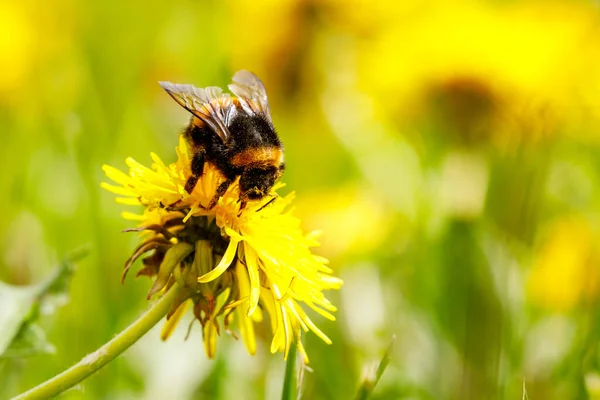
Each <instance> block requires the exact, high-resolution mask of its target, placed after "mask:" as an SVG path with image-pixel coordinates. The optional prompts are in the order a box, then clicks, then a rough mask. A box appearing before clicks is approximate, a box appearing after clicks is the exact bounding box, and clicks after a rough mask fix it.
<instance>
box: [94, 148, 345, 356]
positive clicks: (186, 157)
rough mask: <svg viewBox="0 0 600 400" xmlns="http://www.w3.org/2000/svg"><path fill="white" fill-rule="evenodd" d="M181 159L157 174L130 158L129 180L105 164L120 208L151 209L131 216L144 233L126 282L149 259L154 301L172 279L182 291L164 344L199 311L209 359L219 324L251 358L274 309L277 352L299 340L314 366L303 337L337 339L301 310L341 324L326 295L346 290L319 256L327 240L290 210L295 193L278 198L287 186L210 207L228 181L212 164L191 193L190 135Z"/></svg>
mask: <svg viewBox="0 0 600 400" xmlns="http://www.w3.org/2000/svg"><path fill="white" fill-rule="evenodd" d="M177 155H178V159H177V161H176V162H175V163H173V164H171V165H166V164H165V163H163V162H162V160H161V159H160V158H159V157H158V156H157V155H156V154H152V160H153V164H152V166H151V168H148V167H146V166H143V165H141V164H139V163H138V162H136V161H135V160H133V159H131V158H128V159H127V160H126V163H127V165H128V167H129V173H128V174H126V173H123V172H121V171H119V170H117V169H115V168H113V167H110V166H107V165H105V166H104V167H103V169H104V172H105V173H106V176H107V177H108V178H110V179H111V180H112V181H114V182H115V183H116V185H111V184H107V183H103V184H102V187H103V188H105V189H107V190H109V191H111V192H113V193H115V194H117V195H118V197H117V198H116V201H117V202H119V203H122V204H126V205H142V206H144V207H145V208H144V211H143V213H142V214H133V213H124V214H123V216H124V217H125V218H127V219H131V220H136V221H139V226H138V227H137V228H135V229H131V230H135V231H140V232H141V233H142V235H143V236H142V241H141V243H140V245H139V246H138V247H137V248H136V249H135V250H134V252H133V254H132V256H131V257H130V258H129V260H128V261H127V263H126V264H125V269H124V276H125V274H126V273H127V271H128V270H129V269H130V267H131V265H132V264H133V262H134V261H135V260H137V259H138V258H139V257H141V256H142V255H145V254H148V253H150V255H148V256H146V257H145V258H144V259H143V264H144V267H143V269H142V270H140V272H138V275H148V276H155V277H156V278H155V281H154V284H153V286H152V288H151V289H150V292H149V294H148V297H149V298H150V297H151V296H153V295H154V294H156V293H159V292H160V291H162V290H163V289H165V288H167V287H169V286H171V285H172V284H173V283H174V282H178V283H180V284H181V285H182V286H183V290H182V292H181V294H180V296H179V298H178V300H177V301H176V302H175V303H174V304H173V307H172V309H171V312H170V313H169V315H168V319H167V323H166V324H165V326H164V328H163V332H162V337H163V339H166V338H167V337H168V336H169V335H170V333H171V332H172V331H173V329H174V327H175V325H176V324H177V322H178V321H179V319H180V318H181V316H182V315H183V314H184V312H185V310H186V309H187V308H190V307H191V308H192V310H193V312H194V315H195V317H196V319H197V320H198V321H200V323H201V324H202V326H203V334H204V345H205V350H206V353H207V355H208V356H209V357H214V355H215V351H216V345H217V337H218V335H219V334H220V332H221V324H222V325H223V326H224V327H225V328H226V330H227V331H228V332H232V330H231V328H232V327H233V326H236V327H237V328H238V330H239V332H240V333H241V336H242V340H243V341H244V344H245V346H246V348H247V350H248V352H249V353H251V354H253V353H254V352H255V350H256V340H255V336H254V324H255V323H257V322H260V321H262V320H263V313H264V312H266V314H268V316H269V319H270V322H271V329H272V332H273V340H272V343H271V352H277V351H281V352H283V354H284V358H285V357H287V354H288V352H289V350H290V347H291V346H292V344H293V343H294V342H295V343H296V345H297V347H298V350H299V352H300V353H301V354H302V355H303V357H304V359H305V361H306V362H308V357H307V355H306V352H305V350H304V348H303V346H302V342H301V334H302V332H303V331H304V332H307V331H309V330H310V331H312V332H314V333H315V334H316V335H317V336H319V337H320V338H321V339H323V340H324V341H325V342H326V343H331V340H330V339H329V338H328V337H327V336H326V335H325V334H324V333H323V332H322V331H321V330H320V329H319V328H318V327H317V326H316V325H315V323H314V322H313V321H312V319H311V318H310V317H309V315H308V314H307V313H306V311H305V309H304V308H303V307H302V304H306V305H307V306H308V307H309V308H311V309H312V310H314V311H315V312H316V313H317V314H320V315H322V316H323V317H325V318H327V319H330V320H335V317H334V316H333V313H334V312H335V311H336V307H335V306H334V305H333V304H332V303H331V302H330V301H329V300H327V298H326V297H325V295H324V294H323V291H324V290H328V289H339V288H340V287H341V285H342V281H341V280H340V279H338V278H336V277H334V276H333V275H332V273H333V271H332V270H331V269H330V268H329V267H328V266H327V260H326V259H325V258H323V257H319V256H317V255H315V254H313V253H312V252H311V248H312V247H314V246H318V244H319V243H318V241H317V240H316V236H317V234H316V233H311V234H308V235H305V234H304V233H303V232H302V230H301V228H300V220H299V219H297V218H296V217H294V216H293V214H292V212H291V211H292V210H291V208H290V205H291V203H292V200H293V198H294V195H293V194H289V195H287V196H285V197H279V196H277V194H276V190H277V189H278V188H280V187H281V186H283V185H282V184H276V185H275V186H274V187H273V189H272V190H271V193H270V195H271V197H272V198H274V200H261V201H250V202H248V203H247V205H246V206H245V207H241V204H240V201H239V197H240V189H239V186H238V182H237V181H236V182H234V183H233V184H231V185H230V186H229V188H228V189H227V191H226V192H225V194H224V195H223V196H222V197H221V198H220V199H219V200H218V202H217V204H216V206H215V207H214V208H212V209H210V210H208V209H207V208H206V207H207V206H208V204H209V203H210V201H211V199H212V197H213V195H214V193H215V191H216V190H217V187H218V186H219V184H220V183H222V182H223V181H224V178H223V176H222V175H221V174H220V173H219V171H218V170H216V169H215V168H214V167H212V166H211V165H210V164H209V163H206V164H205V167H204V173H203V175H202V177H201V178H200V179H199V181H198V183H197V184H196V186H195V187H194V190H193V191H192V192H191V193H188V192H187V191H186V190H185V184H186V181H187V179H188V178H189V177H190V176H191V172H190V167H189V166H190V160H191V154H190V149H189V148H188V145H187V143H186V141H185V139H184V138H183V137H181V138H180V141H179V146H178V147H177ZM267 202H268V205H267V204H266V203H267ZM124 276H123V277H124ZM232 334H233V333H232Z"/></svg>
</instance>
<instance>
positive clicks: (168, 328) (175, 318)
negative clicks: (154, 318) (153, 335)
mask: <svg viewBox="0 0 600 400" xmlns="http://www.w3.org/2000/svg"><path fill="white" fill-rule="evenodd" d="M190 304H191V301H185V302H183V304H180V305H179V307H177V310H175V312H174V313H173V315H171V318H169V319H168V320H167V321H166V322H165V324H164V325H163V327H162V330H161V331H160V338H161V339H162V340H167V339H168V338H169V336H171V334H172V333H173V331H174V330H175V327H177V324H178V323H179V321H180V320H181V317H183V315H184V314H185V312H186V311H187V309H188V307H189V306H190Z"/></svg>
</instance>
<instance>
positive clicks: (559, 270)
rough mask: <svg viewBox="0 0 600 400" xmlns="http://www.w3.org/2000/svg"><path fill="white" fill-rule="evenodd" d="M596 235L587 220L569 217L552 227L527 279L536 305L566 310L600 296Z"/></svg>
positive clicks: (530, 295)
mask: <svg viewBox="0 0 600 400" xmlns="http://www.w3.org/2000/svg"><path fill="white" fill-rule="evenodd" d="M594 237H595V234H594V232H593V231H592V229H591V227H590V225H589V222H588V221H586V220H584V219H578V218H568V217H565V218H563V219H560V220H558V221H557V222H555V223H554V224H553V225H552V226H551V228H550V231H549V233H548V236H547V238H546V240H545V241H544V243H543V244H542V246H541V248H540V250H539V253H538V255H537V257H536V259H535V262H534V266H533V268H532V270H531V273H530V275H529V278H528V282H527V289H528V294H529V298H530V300H531V301H532V303H533V304H536V305H538V306H541V307H544V308H548V309H551V310H555V311H561V312H562V311H568V310H570V309H572V308H573V307H575V306H577V305H580V304H581V303H582V302H584V301H586V300H587V301H589V300H592V299H593V298H595V297H596V296H597V295H598V289H600V287H599V284H600V274H599V271H598V260H599V257H598V256H599V253H598V249H597V246H596V244H595V241H594Z"/></svg>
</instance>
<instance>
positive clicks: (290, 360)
mask: <svg viewBox="0 0 600 400" xmlns="http://www.w3.org/2000/svg"><path fill="white" fill-rule="evenodd" d="M296 352H297V350H296V346H292V348H291V349H290V351H289V353H288V356H287V363H286V364H285V377H284V381H283V393H281V400H296V398H297V388H296V375H297V374H296Z"/></svg>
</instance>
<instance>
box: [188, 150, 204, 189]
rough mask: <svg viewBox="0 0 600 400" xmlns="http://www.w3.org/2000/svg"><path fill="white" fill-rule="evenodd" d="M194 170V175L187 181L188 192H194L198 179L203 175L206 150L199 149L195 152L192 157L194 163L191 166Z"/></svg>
mask: <svg viewBox="0 0 600 400" xmlns="http://www.w3.org/2000/svg"><path fill="white" fill-rule="evenodd" d="M190 168H191V170H192V176H190V177H189V178H188V180H187V182H186V183H185V191H186V192H188V193H192V191H193V190H194V187H195V186H196V183H197V182H198V179H200V177H201V176H202V172H203V171H204V152H203V151H199V152H197V153H196V154H194V157H193V158H192V165H191V166H190Z"/></svg>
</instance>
